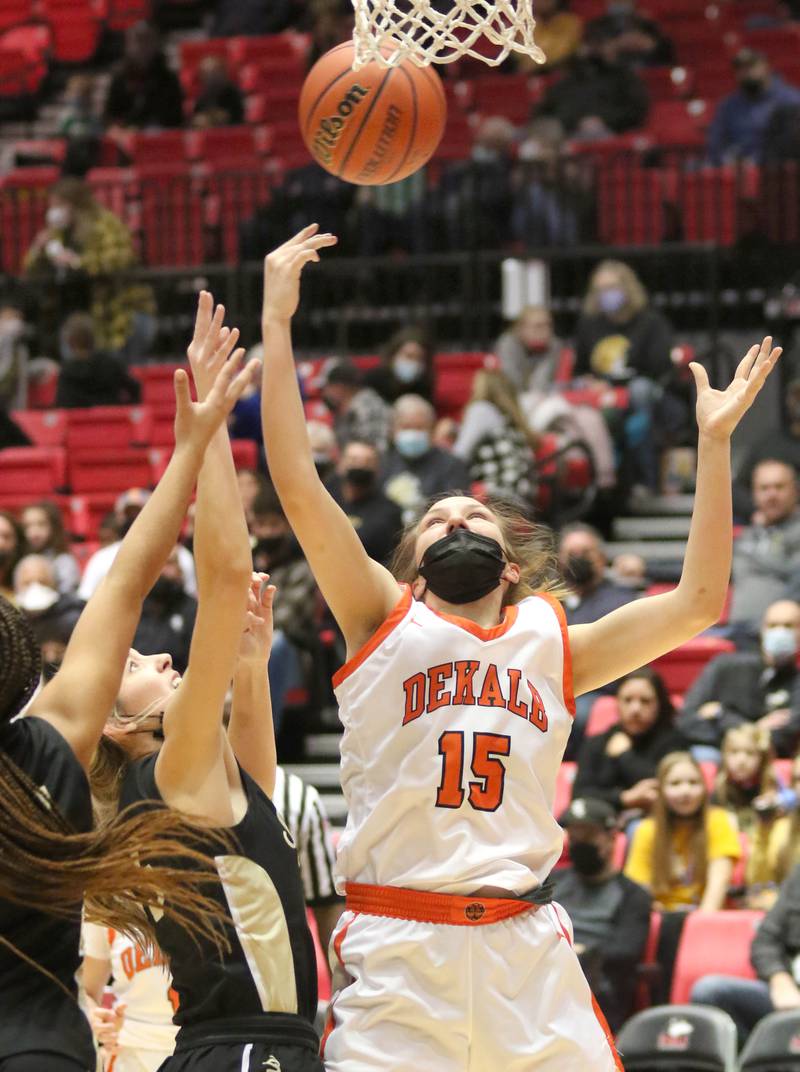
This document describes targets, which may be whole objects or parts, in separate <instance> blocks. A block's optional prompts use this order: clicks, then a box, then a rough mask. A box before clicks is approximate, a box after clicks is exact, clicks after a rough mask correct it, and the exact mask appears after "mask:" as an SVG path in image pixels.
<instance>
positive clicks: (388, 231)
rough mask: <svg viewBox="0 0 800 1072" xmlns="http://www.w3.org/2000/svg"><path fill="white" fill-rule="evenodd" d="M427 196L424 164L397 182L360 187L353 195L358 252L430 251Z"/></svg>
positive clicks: (362, 254)
mask: <svg viewBox="0 0 800 1072" xmlns="http://www.w3.org/2000/svg"><path fill="white" fill-rule="evenodd" d="M429 197H430V194H429V182H428V175H427V171H426V169H425V168H424V167H422V168H420V169H419V170H418V171H415V172H414V173H413V174H412V175H407V176H406V177H405V178H404V179H400V180H399V181H397V182H392V183H388V184H386V185H383V186H362V187H360V188H359V190H358V192H357V193H356V196H355V203H356V206H357V215H356V221H355V226H356V232H357V235H358V238H357V245H356V253H357V255H358V256H359V257H380V256H382V255H384V254H386V253H397V252H403V253H413V254H420V253H428V252H430V248H429V247H430V244H431V240H430V235H431V223H432V221H431V220H430V218H429V211H428V202H429Z"/></svg>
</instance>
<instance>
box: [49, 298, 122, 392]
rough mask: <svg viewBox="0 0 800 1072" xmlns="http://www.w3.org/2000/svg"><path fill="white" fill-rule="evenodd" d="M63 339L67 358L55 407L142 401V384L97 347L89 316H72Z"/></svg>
mask: <svg viewBox="0 0 800 1072" xmlns="http://www.w3.org/2000/svg"><path fill="white" fill-rule="evenodd" d="M61 340H62V349H63V351H64V355H65V356H64V360H63V361H62V362H61V368H60V369H59V373H58V386H57V388H56V400H55V404H56V406H58V407H60V408H62V409H81V408H82V407H84V406H126V405H130V404H131V403H132V402H138V401H139V400H140V399H141V397H142V387H141V384H140V383H139V381H138V380H136V379H134V378H133V376H131V374H130V372H129V371H128V369H127V367H126V365H125V364H124V363H123V362H122V361H121V360H120V359H119V358H118V357H114V356H113V355H112V354H108V353H103V352H102V351H100V350H98V349H97V348H96V346H95V334H94V324H93V323H92V318H91V317H90V316H89V314H88V313H73V314H72V315H71V316H69V317H68V318H67V320H66V322H65V324H64V326H63V328H62V329H61Z"/></svg>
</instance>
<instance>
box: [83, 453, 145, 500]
mask: <svg viewBox="0 0 800 1072" xmlns="http://www.w3.org/2000/svg"><path fill="white" fill-rule="evenodd" d="M153 482H154V481H153V467H152V465H151V462H150V454H149V452H148V451H147V450H145V449H144V448H141V447H139V448H137V447H130V448H128V449H124V448H120V447H117V448H115V449H112V450H103V451H97V450H91V451H81V452H76V453H73V454H71V455H70V457H69V483H70V487H71V488H72V490H73V492H75V493H76V494H82V493H84V492H98V491H105V492H116V493H118V494H119V493H120V492H123V491H126V490H127V489H128V488H149V487H150V486H151V484H152V483H153Z"/></svg>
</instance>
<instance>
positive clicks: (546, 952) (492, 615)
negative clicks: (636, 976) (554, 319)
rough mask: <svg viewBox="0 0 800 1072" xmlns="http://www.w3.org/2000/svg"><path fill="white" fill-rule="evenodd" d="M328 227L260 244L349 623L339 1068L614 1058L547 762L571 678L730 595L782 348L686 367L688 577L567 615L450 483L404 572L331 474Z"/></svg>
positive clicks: (285, 486) (307, 495)
mask: <svg viewBox="0 0 800 1072" xmlns="http://www.w3.org/2000/svg"><path fill="white" fill-rule="evenodd" d="M334 242H335V239H334V238H333V237H332V236H330V235H324V234H319V233H318V230H317V228H316V226H312V227H308V228H306V229H305V230H304V231H302V232H300V234H298V235H297V236H295V238H293V239H291V240H290V241H289V242H287V243H286V244H285V245H283V246H282V247H280V249H278V250H276V251H275V252H274V253H272V254H270V256H269V257H267V260H266V266H265V298H264V309H263V330H264V355H265V361H264V383H263V389H262V395H261V398H262V416H263V424H264V441H265V444H266V448H267V459H268V462H269V468H270V473H271V475H272V479H273V481H274V484H275V487H276V489H277V491H278V494H279V495H280V497H281V501H282V503H283V507H284V509H285V511H286V514H287V517H288V518H289V521H290V522H291V525H292V528H293V530H294V532H295V533H296V535H297V537H298V538H299V540H300V542H301V544H302V546H303V550H304V552H305V554H306V556H307V558H308V560H309V562H310V564H311V566H312V569H313V570H314V573H315V576H316V579H317V582H318V583H319V586H320V588H321V589H322V593H323V595H324V596H325V599H326V600H327V602H328V604H329V606H330V608H331V610H332V611H333V613H334V615H335V616H336V619H337V621H338V622H339V625H340V626H341V629H342V632H343V633H344V637H345V640H346V643H347V656H348V658H347V662H346V664H345V666H344V667H342V669H341V670H340V671H339V673H338V674H337V675H336V678H335V686H336V693H337V697H338V700H339V705H340V713H341V718H342V723H343V725H344V736H343V738H342V785H343V788H344V792H345V795H346V797H347V801H348V806H349V817H348V823H347V828H346V830H345V833H344V835H343V837H342V840H341V842H340V847H339V860H338V870H339V881H340V883H341V884H342V885H343V887H344V889H345V891H346V894H347V905H346V909H345V912H344V914H343V916H342V918H341V920H340V922H339V924H338V926H337V928H336V931H335V933H334V937H333V942H332V946H333V951H334V954H335V957H336V960H337V962H338V965H339V971H338V975H339V981H338V992H336V993H335V995H334V999H333V1002H332V1007H331V1013H332V1015H331V1019H330V1023H329V1031H328V1034H327V1039H326V1045H325V1049H324V1060H325V1066H326V1069H327V1070H328V1072H381V1070H385V1072H389V1070H392V1072H399V1070H400V1069H404V1070H405V1069H409V1068H414V1069H416V1070H419V1072H489V1070H495V1069H502V1070H503V1072H529V1070H536V1072H587V1070H592V1072H611V1070H612V1069H614V1068H618V1069H621V1068H622V1065H621V1063H620V1061H619V1058H618V1056H617V1055H616V1053H615V1050H614V1047H613V1043H612V1040H611V1037H610V1035H609V1033H608V1029H607V1027H606V1025H605V1023H604V1021H603V1020H602V1017H601V1016H600V1015H598V1014H597V1013H596V1012H595V1009H596V1006H595V1005H594V1002H593V999H592V996H591V994H590V992H589V988H588V985H587V983H586V980H585V978H584V976H583V974H582V972H581V970H580V967H579V965H578V960H577V957H576V955H575V953H574V951H573V949H572V946H571V942H572V933H571V927H570V922H569V919H568V918H567V916H566V913H565V912H564V911H563V910H562V909H560V908H559V906H558V905H556V904H554V903H552V902H551V901H550V896H549V892H548V890H547V887H546V885H545V879H546V878H547V875H548V874H549V872H550V871H551V869H552V867H553V865H554V864H555V862H556V860H557V859H558V856H559V853H560V851H561V845H562V835H561V831H560V829H559V827H558V825H557V823H556V821H555V819H554V818H553V816H552V806H553V797H554V789H555V778H556V772H557V770H558V767H559V764H560V762H561V758H562V755H563V751H564V745H565V743H566V740H567V736H568V733H569V729H570V720H571V715H572V711H573V709H574V708H573V704H574V700H573V698H574V696H575V695H577V694H580V693H583V692H587V691H589V690H592V689H596V688H599V687H600V686H601V685H603V684H605V683H607V682H609V681H612V680H614V679H615V678H618V677H621V676H622V675H623V674H625V673H628V672H629V671H631V670H633V669H635V668H636V667H639V666H642V665H644V664H646V663H649V662H650V661H651V660H653V659H655V658H657V657H658V656H659V655H662V654H663V653H664V652H666V651H669V650H670V649H671V648H674V647H676V646H677V645H678V644H681V643H683V642H684V641H686V640H688V639H689V638H690V637H692V636H694V635H695V634H697V633H699V632H700V631H701V630H703V629H705V628H706V627H708V626H710V625H711V624H712V623H713V622H715V621H716V620H717V618H718V617H719V614H720V612H721V610H722V606H723V600H724V598H725V593H726V590H727V585H728V578H729V574H730V563H731V541H732V526H731V474H730V436H731V433H732V432H733V430H734V428H735V427H736V425H737V424H738V422H739V420H740V419H741V417H742V415H743V414H744V412H745V411H746V410H747V409H748V408H749V406H750V405H751V403H752V401H753V399H754V398H755V396H756V394H757V393H758V391H759V389H760V387H761V386H762V384H763V383H764V381H765V379H766V377H767V375H768V374H769V372H770V371H771V369H772V368H773V367H774V365H775V362H776V360H777V358H778V356H779V352H780V351H779V350H773V349H772V340H771V339H769V338H767V339H765V340H764V342H763V343H762V345H761V347H760V348H759V347H758V346H754V347H753V348H752V349H751V350H750V352H749V353H748V354H747V356H746V357H745V358H744V359H743V360H742V362H741V364H740V365H739V367H738V369H737V371H736V376H735V378H734V379H733V381H732V382H731V384H730V385H729V386H728V387H727V389H726V390H724V391H716V390H712V389H711V387H710V386H709V383H708V378H707V376H706V373H705V371H704V370H703V369H702V367H701V366H699V365H697V364H695V365H693V366H692V370H693V373H694V377H695V382H696V385H697V392H698V397H697V421H698V425H699V430H700V440H699V448H698V467H697V493H696V498H695V509H694V516H693V519H692V527H691V532H690V535H689V540H688V543H687V548H686V558H685V562H684V567H683V574H682V577H681V581H680V584H679V585H678V587H677V588H676V589H675V590H674V591H672V592H669V593H667V594H665V595H660V596H655V597H651V598H648V599H641V600H637V601H635V602H634V603H629V604H628V605H626V606H625V607H622V608H620V609H619V610H615V611H614V612H612V613H611V614H609V615H607V616H606V617H604V618H602V619H601V620H600V621H598V622H595V623H593V624H591V625H580V626H574V627H572V628H570V629H569V630H568V629H567V627H566V624H565V620H564V615H563V613H562V611H561V608H560V605H559V603H558V602H557V600H556V599H555V598H553V595H552V594H550V593H548V592H547V591H546V589H547V586H548V585H547V579H548V578H549V577H551V576H552V575H553V574H552V573H551V566H552V562H551V559H550V557H549V555H548V554H547V553H545V552H543V551H542V550H541V547H542V541H541V535H542V534H541V532H540V531H537V530H536V529H535V527H532V526H530V525H529V524H528V525H527V532H526V531H525V523H524V521H523V519H522V518H520V517H516V518H515V517H514V516H513V515H510V514H509V513H508V512H507V511H504V510H501V509H500V508H499V507H497V508H495V507H494V506H491V507H490V506H487V505H485V504H483V503H481V502H479V501H477V500H476V499H473V498H470V497H468V496H465V495H463V494H454V495H452V496H450V497H443V498H441V499H440V500H439V501H438V502H436V503H434V504H433V505H432V506H431V508H430V509H429V510H427V512H426V513H425V514H424V516H423V517H422V518H421V520H420V521H419V522H418V523H417V524H416V525H414V526H413V527H412V528H411V529H410V530H409V531H408V532H407V533H406V535H405V537H404V539H403V541H402V543H401V547H400V549H399V553H398V560H397V563H396V564H395V574H393V573H390V572H389V571H388V570H386V569H385V568H384V567H383V566H381V565H379V564H378V563H377V562H373V561H370V559H369V558H367V556H366V554H365V552H364V550H363V548H362V546H361V543H360V541H359V539H358V536H357V534H356V533H355V531H354V530H353V528H352V526H351V524H350V522H349V521H348V520H347V518H346V517H345V515H344V514H343V513H342V512H341V510H340V509H339V507H338V506H337V505H336V504H335V503H334V501H333V500H332V499H331V498H330V496H329V495H328V494H327V492H326V491H325V489H324V487H323V486H322V484H321V483H320V481H319V479H318V477H317V473H316V470H315V468H314V462H313V458H312V455H311V451H310V449H309V445H308V439H307V436H306V431H305V423H304V419H303V408H302V404H301V400H300V394H299V391H298V388H297V379H296V374H295V366H294V361H293V356H292V348H291V330H290V325H291V318H292V316H293V315H294V312H295V310H296V308H297V304H298V299H299V279H300V274H301V271H302V268H303V266H304V265H305V264H307V263H309V262H311V261H316V260H318V259H319V252H318V251H319V250H320V249H322V248H324V247H326V246H330V245H332V244H333V243H334ZM402 582H405V583H402Z"/></svg>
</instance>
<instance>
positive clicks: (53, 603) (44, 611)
mask: <svg viewBox="0 0 800 1072" xmlns="http://www.w3.org/2000/svg"><path fill="white" fill-rule="evenodd" d="M14 598H15V600H16V603H17V606H18V607H19V608H20V610H22V611H23V612H24V613H25V617H26V618H27V619H28V621H29V622H30V623H31V626H32V628H33V632H34V635H35V636H36V639H37V641H38V642H39V645H40V646H42V647H43V646H44V645H45V643H46V642H47V641H51V640H53V639H57V640H58V641H60V642H61V643H62V644H63V645H64V646H65V647H66V645H67V644H68V643H69V638H70V637H71V636H72V630H73V629H74V628H75V626H76V624H77V622H78V618H80V616H81V611H82V610H83V607H84V603H83V600H81V599H78V598H77V596H75V595H74V594H72V593H67V594H61V593H60V592H59V591H58V588H57V587H56V574H55V569H54V566H53V563H52V562H51V561H50V560H49V559H47V558H45V557H44V555H25V557H24V558H21V559H20V560H19V562H18V563H17V566H16V568H15V570H14Z"/></svg>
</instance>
